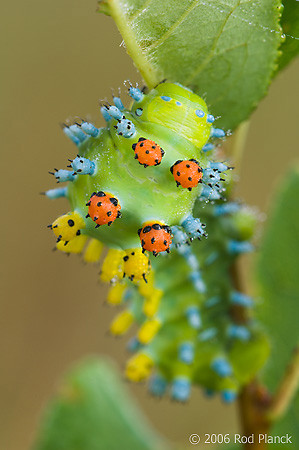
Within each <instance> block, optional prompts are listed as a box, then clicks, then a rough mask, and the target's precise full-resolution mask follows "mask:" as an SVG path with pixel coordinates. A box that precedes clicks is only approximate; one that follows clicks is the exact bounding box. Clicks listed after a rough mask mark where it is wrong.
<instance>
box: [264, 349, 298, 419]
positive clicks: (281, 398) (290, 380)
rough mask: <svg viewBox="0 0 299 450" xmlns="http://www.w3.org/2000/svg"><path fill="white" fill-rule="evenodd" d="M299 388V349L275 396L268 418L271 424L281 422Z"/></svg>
mask: <svg viewBox="0 0 299 450" xmlns="http://www.w3.org/2000/svg"><path fill="white" fill-rule="evenodd" d="M298 386H299V347H296V348H295V350H294V354H293V358H292V360H291V362H290V364H289V366H288V367H287V369H286V372H285V374H284V377H283V379H282V381H281V383H280V385H279V387H278V390H277V392H276V394H275V395H274V396H273V399H272V403H271V406H270V408H269V411H268V418H269V420H270V421H271V422H275V421H277V420H279V419H280V418H281V417H282V416H283V415H284V414H285V412H286V411H287V409H288V407H289V405H290V403H291V402H292V400H293V398H294V396H295V394H296V392H297V389H298Z"/></svg>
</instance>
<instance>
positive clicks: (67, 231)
mask: <svg viewBox="0 0 299 450" xmlns="http://www.w3.org/2000/svg"><path fill="white" fill-rule="evenodd" d="M51 228H52V230H53V232H54V234H55V235H56V237H57V242H59V241H61V240H62V241H65V242H69V241H71V240H72V239H74V238H75V237H76V236H79V235H80V230H81V229H83V228H85V222H84V219H83V217H82V216H81V215H80V214H79V213H78V212H77V211H73V212H70V213H68V214H64V215H63V216H60V217H58V219H56V220H54V222H53V223H52V225H51Z"/></svg>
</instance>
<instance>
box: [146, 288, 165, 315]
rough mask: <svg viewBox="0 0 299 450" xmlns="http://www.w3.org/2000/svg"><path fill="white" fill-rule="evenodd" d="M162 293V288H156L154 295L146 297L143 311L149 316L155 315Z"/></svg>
mask: <svg viewBox="0 0 299 450" xmlns="http://www.w3.org/2000/svg"><path fill="white" fill-rule="evenodd" d="M162 295H163V291H162V290H161V289H154V290H153V292H152V295H150V296H148V297H146V299H145V301H144V303H143V312H144V314H145V315H146V316H147V317H153V316H154V315H155V314H156V313H157V311H158V309H159V305H160V301H161V298H162Z"/></svg>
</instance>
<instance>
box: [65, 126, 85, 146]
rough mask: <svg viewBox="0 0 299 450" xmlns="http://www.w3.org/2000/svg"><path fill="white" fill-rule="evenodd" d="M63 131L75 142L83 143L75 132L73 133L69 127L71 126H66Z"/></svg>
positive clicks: (77, 143)
mask: <svg viewBox="0 0 299 450" xmlns="http://www.w3.org/2000/svg"><path fill="white" fill-rule="evenodd" d="M63 132H64V134H65V135H66V136H67V137H68V138H69V139H70V140H71V141H72V142H73V143H74V144H76V145H80V144H81V141H80V139H78V138H77V136H76V135H75V134H74V133H72V131H71V130H70V129H69V127H64V128H63Z"/></svg>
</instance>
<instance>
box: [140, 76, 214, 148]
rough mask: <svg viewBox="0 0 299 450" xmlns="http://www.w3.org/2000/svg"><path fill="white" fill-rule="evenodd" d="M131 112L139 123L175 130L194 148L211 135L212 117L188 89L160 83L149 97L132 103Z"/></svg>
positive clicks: (199, 99)
mask: <svg viewBox="0 0 299 450" xmlns="http://www.w3.org/2000/svg"><path fill="white" fill-rule="evenodd" d="M132 112H133V113H134V114H135V116H136V117H140V116H142V120H145V121H149V122H153V123H157V124H160V125H163V126H165V127H166V128H170V129H171V130H173V131H176V132H177V131H178V128H179V132H180V134H181V135H182V136H184V137H185V138H186V139H188V140H189V141H191V142H192V143H193V144H194V145H196V146H197V147H200V148H201V147H203V146H204V145H205V144H206V142H207V141H208V139H209V137H210V133H211V125H212V123H213V122H214V117H213V116H212V115H211V114H209V112H208V108H207V105H206V103H205V101H204V100H203V99H202V98H201V97H199V96H198V95H196V94H194V93H193V92H192V91H190V90H189V89H187V88H185V87H183V86H181V85H179V84H174V83H161V84H159V85H158V86H157V87H156V88H155V89H153V90H152V91H150V92H149V94H148V95H144V96H142V97H141V99H140V100H139V101H135V103H134V105H133V107H132Z"/></svg>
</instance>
